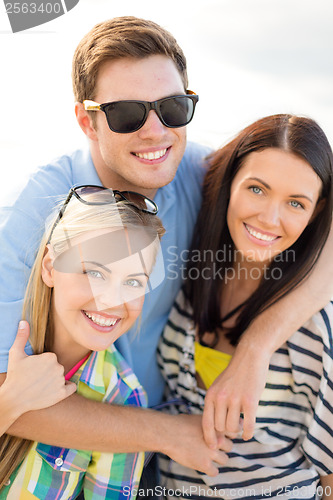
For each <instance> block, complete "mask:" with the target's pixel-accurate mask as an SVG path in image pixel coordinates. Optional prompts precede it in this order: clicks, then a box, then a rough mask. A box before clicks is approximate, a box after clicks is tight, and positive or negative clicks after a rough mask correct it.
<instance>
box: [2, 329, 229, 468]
mask: <svg viewBox="0 0 333 500" xmlns="http://www.w3.org/2000/svg"><path fill="white" fill-rule="evenodd" d="M27 336H28V327H27V324H26V335H25V340H26V338H27ZM24 344H25V342H24ZM42 356H43V355H40V356H38V357H39V358H42ZM52 356H54V359H55V355H52ZM26 357H27V358H30V359H33V357H31V356H30V357H28V356H26ZM62 373H63V371H62ZM4 380H5V374H1V375H0V382H1V383H3V382H4ZM6 383H7V381H6V382H5V383H4V385H3V386H2V387H4V386H5V385H6ZM66 387H67V386H66ZM20 391H21V387H20ZM67 391H71V392H73V389H72V384H71V389H67ZM20 394H21V392H20ZM37 406H38V405H37ZM28 409H31V406H30V407H29V406H28V407H27V408H26V409H25V411H27V410H28ZM66 414H70V415H71V417H70V420H68V421H67V423H66V431H65V432H64V425H63V422H64V419H66V417H65V416H64V415H66ZM50 429H51V430H52V431H51V432H50ZM138 429H140V432H138ZM7 432H8V433H9V434H13V435H15V436H19V437H22V438H27V439H32V440H34V441H41V442H44V443H48V444H50V445H54V446H63V447H65V448H78V449H87V450H90V449H94V450H96V451H102V452H103V451H104V452H110V451H112V452H115V453H117V452H122V453H130V452H136V451H160V452H162V453H165V454H166V455H168V456H170V457H171V458H172V459H173V460H175V461H177V462H179V463H181V464H183V465H186V466H187V467H191V468H194V469H197V470H200V471H202V472H204V473H205V474H208V475H211V476H214V475H216V474H217V473H218V469H217V466H216V463H217V464H220V465H224V464H225V463H226V461H227V458H228V457H227V455H226V454H225V453H224V452H223V451H220V450H224V451H225V452H228V451H230V450H231V447H232V442H231V441H230V440H228V439H227V438H225V437H223V435H221V436H219V437H218V449H216V450H212V449H210V448H208V447H207V445H206V443H205V441H204V438H203V432H202V423H201V417H199V416H194V415H177V416H173V415H167V414H161V413H159V412H156V411H152V410H146V409H142V408H129V407H125V406H111V405H106V404H102V403H99V402H96V401H91V400H88V399H86V398H83V397H82V396H79V395H77V394H73V395H72V396H70V397H69V398H67V399H65V400H63V401H60V402H59V403H58V404H56V405H54V406H52V407H50V408H46V409H43V410H38V411H27V412H26V413H25V414H23V415H21V416H19V418H17V420H16V421H15V423H14V424H13V425H12V426H11V427H10V428H9V429H8V430H7Z"/></svg>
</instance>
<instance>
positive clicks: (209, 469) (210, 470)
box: [198, 461, 219, 477]
mask: <svg viewBox="0 0 333 500" xmlns="http://www.w3.org/2000/svg"><path fill="white" fill-rule="evenodd" d="M198 470H200V472H203V473H204V474H206V475H207V476H212V477H214V476H217V475H218V473H219V469H218V467H217V466H216V465H215V464H214V463H213V462H212V461H210V462H209V463H208V464H207V465H205V466H204V467H202V468H200V469H198Z"/></svg>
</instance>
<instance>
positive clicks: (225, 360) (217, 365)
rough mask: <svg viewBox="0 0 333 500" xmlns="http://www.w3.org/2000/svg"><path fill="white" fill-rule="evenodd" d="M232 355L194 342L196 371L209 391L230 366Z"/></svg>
mask: <svg viewBox="0 0 333 500" xmlns="http://www.w3.org/2000/svg"><path fill="white" fill-rule="evenodd" d="M231 357H232V356H231V355H230V354H226V353H224V352H220V351H217V350H216V349H212V348H211V347H205V346H203V345H201V344H199V342H194V363H195V371H196V372H197V373H198V374H199V375H200V377H201V380H202V381H203V383H204V384H205V387H206V389H208V388H209V387H210V386H211V385H212V383H213V382H214V380H215V379H216V378H217V377H218V375H220V373H222V372H223V371H224V370H225V369H226V368H227V366H228V364H229V363H230V360H231Z"/></svg>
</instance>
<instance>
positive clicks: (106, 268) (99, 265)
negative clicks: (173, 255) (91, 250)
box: [82, 260, 149, 279]
mask: <svg viewBox="0 0 333 500" xmlns="http://www.w3.org/2000/svg"><path fill="white" fill-rule="evenodd" d="M82 264H93V265H94V266H98V267H101V268H102V269H104V271H107V272H108V273H109V274H111V273H112V271H111V269H109V268H108V267H106V266H104V265H103V264H101V263H100V262H95V261H93V260H86V261H84V262H82ZM142 275H144V276H147V278H148V279H149V276H148V274H147V273H144V272H142V273H132V274H128V277H129V278H134V277H135V276H142Z"/></svg>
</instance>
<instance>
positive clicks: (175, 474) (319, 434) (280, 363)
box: [158, 292, 333, 499]
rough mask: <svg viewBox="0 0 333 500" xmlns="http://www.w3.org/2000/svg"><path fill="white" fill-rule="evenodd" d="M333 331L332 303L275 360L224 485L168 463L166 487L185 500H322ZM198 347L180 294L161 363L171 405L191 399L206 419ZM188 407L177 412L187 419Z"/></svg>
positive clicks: (329, 448)
mask: <svg viewBox="0 0 333 500" xmlns="http://www.w3.org/2000/svg"><path fill="white" fill-rule="evenodd" d="M332 325H333V303H329V304H328V305H327V306H326V307H325V308H324V309H323V310H322V311H320V312H319V313H317V314H316V315H314V316H313V317H312V318H311V319H310V320H309V321H308V322H307V323H306V324H305V325H304V326H303V327H302V328H300V329H299V330H298V331H297V332H296V333H295V334H294V335H293V336H292V337H291V338H290V340H289V341H288V342H287V343H286V344H285V345H283V346H282V347H281V348H280V349H278V350H277V351H276V352H275V353H274V354H273V356H272V358H271V360H270V367H269V372H268V377H267V383H266V387H265V389H264V391H263V393H262V396H261V400H260V403H259V407H258V411H257V418H256V428H255V432H254V438H253V439H252V440H250V441H243V440H242V439H235V440H234V446H233V449H232V452H231V453H230V454H229V460H228V463H227V464H226V466H225V467H221V468H220V469H219V470H220V474H219V475H218V476H217V477H214V478H212V477H209V476H206V475H204V474H201V473H199V472H196V471H193V470H191V469H188V468H186V467H183V466H181V465H179V464H176V463H174V462H172V461H170V460H169V459H168V458H167V457H164V456H161V457H160V463H161V472H162V480H163V485H164V486H166V487H167V488H168V489H173V490H177V489H179V488H180V489H181V491H182V492H187V493H188V494H185V493H183V497H182V496H181V497H180V498H192V499H195V498H206V497H213V498H214V497H219V498H221V497H222V498H224V499H235V498H237V499H241V498H242V499H245V498H251V499H254V498H267V497H271V498H272V497H279V498H307V499H316V498H320V496H319V495H318V490H317V488H318V485H319V480H320V476H322V475H326V474H332V473H333V430H332V427H333V340H332ZM194 339H195V329H194V325H193V321H192V319H191V314H190V311H189V309H188V308H187V307H186V305H185V301H184V296H183V293H182V292H180V293H179V295H178V298H177V301H176V303H175V306H174V307H173V309H172V311H171V314H170V317H169V321H168V324H167V326H166V328H165V330H164V332H163V336H162V339H161V342H160V345H159V349H158V363H159V366H160V369H161V371H162V374H163V376H164V378H165V380H166V382H167V388H168V397H170V398H181V399H183V400H184V401H185V402H186V405H187V406H190V409H191V412H192V413H197V414H198V413H202V410H203V405H204V397H205V391H204V390H203V389H201V388H199V387H198V386H197V382H196V378H195V367H194ZM186 405H184V406H183V407H182V406H179V407H173V409H172V410H171V411H173V412H182V411H184V412H185V411H187V409H186ZM191 485H192V488H190V486H191ZM186 488H187V490H186ZM215 488H216V490H215ZM319 491H320V490H319Z"/></svg>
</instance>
